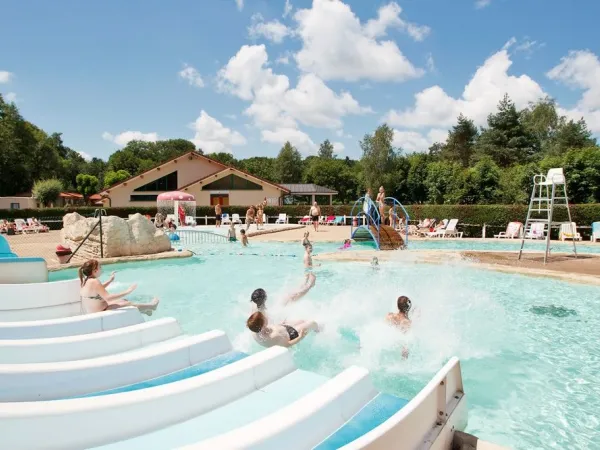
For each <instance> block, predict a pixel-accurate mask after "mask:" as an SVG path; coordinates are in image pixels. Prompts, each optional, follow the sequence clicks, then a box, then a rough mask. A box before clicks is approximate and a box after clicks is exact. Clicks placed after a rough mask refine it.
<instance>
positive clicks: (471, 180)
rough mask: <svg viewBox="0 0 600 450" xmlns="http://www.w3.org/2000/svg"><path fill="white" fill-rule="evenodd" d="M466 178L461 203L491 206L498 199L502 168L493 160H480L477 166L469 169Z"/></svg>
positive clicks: (487, 158)
mask: <svg viewBox="0 0 600 450" xmlns="http://www.w3.org/2000/svg"><path fill="white" fill-rule="evenodd" d="M464 176H465V184H464V192H463V194H462V197H463V198H462V201H461V203H467V204H475V203H482V204H490V203H494V202H495V201H496V200H497V199H498V196H499V192H498V187H499V185H500V168H499V167H498V166H497V165H496V163H495V162H494V161H492V159H491V158H489V157H484V158H482V159H480V160H479V162H478V163H477V164H475V166H473V167H471V168H469V169H467V171H466V173H465V174H464Z"/></svg>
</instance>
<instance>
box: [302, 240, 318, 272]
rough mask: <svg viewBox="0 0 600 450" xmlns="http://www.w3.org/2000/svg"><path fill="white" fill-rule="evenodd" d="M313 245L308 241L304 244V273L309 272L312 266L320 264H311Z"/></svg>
mask: <svg viewBox="0 0 600 450" xmlns="http://www.w3.org/2000/svg"><path fill="white" fill-rule="evenodd" d="M312 251H313V246H312V244H311V243H310V242H307V243H306V244H304V270H305V271H306V273H310V272H312V270H313V267H319V266H320V265H321V264H313V260H312Z"/></svg>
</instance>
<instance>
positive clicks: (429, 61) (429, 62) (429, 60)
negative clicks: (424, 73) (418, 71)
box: [426, 53, 435, 72]
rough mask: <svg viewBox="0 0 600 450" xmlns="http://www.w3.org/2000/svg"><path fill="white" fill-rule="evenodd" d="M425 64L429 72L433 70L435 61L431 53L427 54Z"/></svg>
mask: <svg viewBox="0 0 600 450" xmlns="http://www.w3.org/2000/svg"><path fill="white" fill-rule="evenodd" d="M426 66H427V70H428V71H429V72H435V61H434V60H433V55H432V54H431V53H429V54H428V55H427V63H426Z"/></svg>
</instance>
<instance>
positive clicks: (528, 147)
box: [477, 95, 539, 167]
mask: <svg viewBox="0 0 600 450" xmlns="http://www.w3.org/2000/svg"><path fill="white" fill-rule="evenodd" d="M538 150H539V142H536V140H535V137H534V136H533V135H532V134H531V133H530V132H529V131H528V130H527V129H526V128H525V126H524V125H523V123H521V115H520V114H519V112H518V111H517V109H516V107H515V104H514V103H513V102H512V101H511V100H510V98H509V97H508V95H505V96H504V98H503V99H502V100H501V101H500V103H499V104H498V112H497V113H495V114H490V115H489V116H488V128H487V129H484V130H483V131H482V133H481V136H480V137H479V140H478V142H477V152H478V153H479V155H478V156H479V157H482V156H486V155H487V156H489V157H490V158H492V159H493V160H494V162H495V163H496V164H498V165H499V166H500V167H509V166H511V165H513V164H517V163H525V162H528V161H529V160H530V159H531V157H532V156H533V155H535V154H536V153H537V152H538Z"/></svg>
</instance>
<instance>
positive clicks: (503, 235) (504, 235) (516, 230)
mask: <svg viewBox="0 0 600 450" xmlns="http://www.w3.org/2000/svg"><path fill="white" fill-rule="evenodd" d="M522 229H523V224H522V223H521V222H510V223H509V224H508V225H507V226H506V231H501V232H500V233H498V234H496V235H494V237H495V238H496V239H514V238H518V237H519V236H521V230H522Z"/></svg>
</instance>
